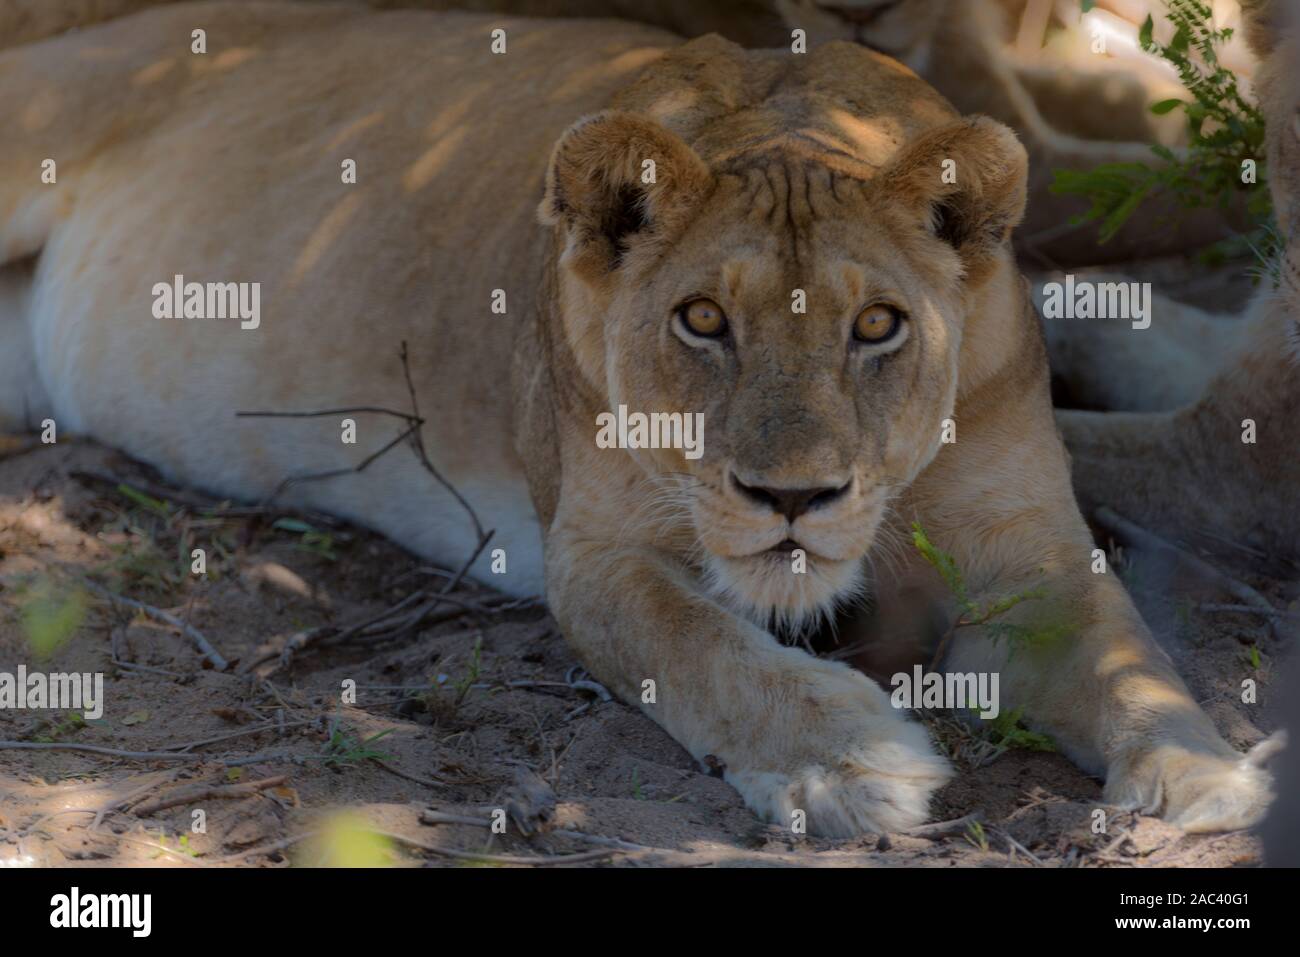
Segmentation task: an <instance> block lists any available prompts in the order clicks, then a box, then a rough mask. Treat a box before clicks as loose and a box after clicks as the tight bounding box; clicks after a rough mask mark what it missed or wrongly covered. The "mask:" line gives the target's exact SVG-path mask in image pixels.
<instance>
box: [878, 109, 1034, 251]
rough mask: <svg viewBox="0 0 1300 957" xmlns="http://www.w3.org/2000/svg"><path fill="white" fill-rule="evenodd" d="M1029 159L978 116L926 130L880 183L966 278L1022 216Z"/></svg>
mask: <svg viewBox="0 0 1300 957" xmlns="http://www.w3.org/2000/svg"><path fill="white" fill-rule="evenodd" d="M1028 173H1029V157H1028V155H1027V154H1026V153H1025V148H1024V146H1022V145H1021V143H1020V140H1019V139H1017V138H1016V134H1015V133H1013V132H1012V131H1011V130H1010V129H1009V128H1007V127H1006V126H1003V125H1002V124H1001V123H998V122H996V121H995V120H991V119H989V118H988V117H984V116H976V117H969V118H966V119H962V120H958V121H956V122H954V123H949V124H947V125H945V126H940V127H938V128H936V129H933V130H929V131H927V132H925V133H923V134H922V135H921V136H919V137H917V139H916V140H915V141H913V142H912V143H910V144H908V145H907V146H906V147H904V149H903V152H902V154H901V155H900V156H899V157H898V158H897V159H896V160H894V162H893V163H892V164H891V165H890V167H889V168H888V169H886V170H884V171H882V172H881V173H880V174H879V177H878V180H879V181H880V182H881V183H882V186H883V188H884V189H886V190H888V191H889V193H890V198H891V200H895V201H897V200H899V199H901V200H902V202H903V205H904V206H905V207H907V206H910V207H911V208H913V209H914V210H915V211H916V212H917V213H918V214H919V215H921V216H924V217H927V218H928V221H929V224H930V228H931V229H932V230H933V232H934V234H935V235H936V236H938V237H939V238H940V239H942V240H943V241H944V242H946V243H949V244H950V245H951V246H952V247H953V248H954V249H956V250H957V253H958V254H959V255H960V256H961V258H962V260H963V262H964V263H965V264H966V266H967V269H968V272H969V271H970V270H971V269H973V268H974V267H976V266H978V265H981V264H983V263H984V262H986V261H987V260H988V259H989V258H990V257H991V256H993V255H994V254H996V253H997V251H998V250H999V249H1001V248H1002V247H1003V245H1004V244H1005V243H1006V241H1007V239H1008V237H1009V236H1010V235H1011V230H1012V229H1013V228H1014V227H1015V226H1016V224H1017V223H1019V222H1020V220H1021V217H1023V216H1024V214H1025V199H1026V180H1027V178H1028Z"/></svg>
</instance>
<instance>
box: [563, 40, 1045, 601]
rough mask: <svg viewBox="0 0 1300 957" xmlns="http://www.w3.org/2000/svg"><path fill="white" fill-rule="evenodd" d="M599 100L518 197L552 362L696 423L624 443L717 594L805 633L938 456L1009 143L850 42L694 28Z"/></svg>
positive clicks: (1016, 210) (1008, 191)
mask: <svg viewBox="0 0 1300 957" xmlns="http://www.w3.org/2000/svg"><path fill="white" fill-rule="evenodd" d="M615 105H616V107H617V108H616V109H612V110H610V111H608V112H604V113H600V114H597V115H595V116H592V117H589V118H587V119H585V120H583V121H581V122H579V123H578V124H577V125H575V126H574V127H573V128H571V129H570V130H569V131H568V132H567V133H566V134H565V135H564V136H563V137H562V139H561V140H560V141H559V143H558V144H557V145H556V147H555V150H554V153H553V157H552V161H551V166H550V171H549V175H548V180H547V189H546V196H545V199H544V200H543V202H542V206H541V215H542V218H543V221H545V222H547V223H550V224H553V225H554V226H555V227H556V230H557V238H558V241H559V244H560V249H561V250H562V252H561V254H560V259H559V287H560V288H559V297H558V299H559V303H558V312H559V316H558V321H557V323H556V325H558V326H560V327H562V338H563V341H564V345H565V347H566V348H567V350H568V352H569V354H570V356H571V358H572V366H573V369H574V374H575V376H576V377H580V378H581V380H582V381H583V382H584V383H585V384H586V388H587V390H588V392H589V394H590V396H591V397H592V402H593V404H594V405H595V406H596V409H597V410H598V411H599V410H613V409H616V408H617V407H618V406H620V405H624V406H626V407H627V408H628V409H630V410H636V411H641V412H644V413H651V412H686V413H692V412H700V413H703V423H704V443H703V455H702V457H699V458H689V457H687V456H686V455H685V454H684V452H683V451H682V450H680V449H636V450H629V451H628V452H626V453H622V454H628V455H631V456H633V457H634V459H635V460H636V462H637V464H638V465H639V466H640V468H641V469H642V470H643V471H644V472H645V473H646V474H647V475H648V476H651V477H653V479H654V480H655V482H656V483H658V484H659V485H660V486H661V488H660V489H659V490H658V494H661V495H664V496H665V500H666V501H669V502H670V504H671V505H673V506H675V507H676V508H677V510H678V518H679V519H680V521H681V522H682V523H683V524H685V525H686V526H687V527H688V531H689V534H688V539H689V541H688V544H689V546H693V548H692V554H691V555H690V560H692V561H695V562H697V563H698V564H699V566H700V567H701V570H702V572H703V575H704V579H705V581H707V582H708V583H709V584H710V585H711V588H712V590H713V592H714V594H715V595H717V596H718V597H720V598H722V599H723V600H725V601H727V602H728V603H729V604H730V605H731V606H732V607H734V608H736V609H737V610H739V611H741V612H743V613H745V614H747V615H748V616H750V617H752V618H753V619H755V620H757V621H760V622H762V623H764V624H773V623H775V624H778V625H786V626H803V625H806V624H810V623H811V622H812V621H813V620H815V619H816V617H817V616H818V614H819V613H821V612H824V611H827V610H829V609H830V608H831V607H833V606H834V604H835V601H836V599H837V598H840V597H845V596H847V595H850V594H852V593H853V592H854V591H855V590H857V589H858V588H859V587H860V584H861V582H862V578H863V574H864V571H863V566H864V556H865V555H866V553H867V551H868V548H869V547H870V546H871V544H872V541H873V538H874V536H875V534H876V531H877V529H878V527H879V525H880V522H881V519H882V517H883V516H884V514H885V512H886V509H887V508H888V505H889V502H890V499H891V497H892V496H893V495H894V494H895V493H896V492H897V491H898V490H899V489H900V488H902V487H904V486H906V485H907V484H908V483H910V482H911V480H912V479H913V478H914V477H915V476H916V475H917V474H918V473H919V472H920V470H921V469H922V468H924V467H925V465H926V464H927V463H928V462H929V461H930V460H931V459H932V458H933V457H934V455H935V454H936V453H937V451H938V449H939V447H940V443H941V434H942V430H943V420H944V419H945V418H946V417H948V416H949V415H951V413H952V410H953V405H954V398H955V394H956V390H957V379H958V353H959V349H960V346H961V341H962V331H963V325H964V321H965V318H966V315H967V312H968V310H969V309H970V308H971V304H972V302H974V301H976V299H977V296H976V292H977V291H978V290H979V289H980V287H981V286H982V285H983V284H984V283H986V282H987V281H988V280H989V278H990V277H991V276H992V275H994V274H995V273H996V272H997V271H998V270H1002V269H1006V268H1011V267H1010V254H1009V251H1008V246H1007V243H1008V239H1009V234H1010V230H1011V228H1012V226H1013V225H1014V224H1015V223H1016V222H1017V220H1018V219H1019V217H1020V215H1021V213H1022V211H1023V207H1024V202H1025V175H1026V159H1025V153H1024V150H1023V149H1022V148H1021V146H1020V144H1019V142H1018V141H1017V140H1016V138H1015V136H1014V134H1012V133H1011V132H1010V131H1009V130H1008V129H1006V128H1005V127H1003V126H1001V125H999V124H997V123H994V122H993V121H991V120H987V119H960V118H958V117H957V116H956V114H955V113H954V112H953V111H952V109H951V107H949V106H948V105H947V103H946V102H945V101H944V100H943V99H942V98H941V97H939V95H938V94H937V93H935V92H934V91H933V90H932V89H931V88H930V87H929V86H927V85H926V84H925V83H924V82H923V81H921V80H919V79H918V78H917V77H916V76H915V75H914V74H912V73H911V72H910V71H908V70H906V69H905V68H904V67H902V66H900V65H899V64H897V63H895V62H894V61H891V60H889V59H887V58H885V57H882V56H880V55H878V54H876V53H873V52H871V51H869V50H865V49H863V48H861V47H859V46H856V45H853V44H848V43H832V44H828V45H826V46H823V47H820V48H818V49H817V50H816V51H815V52H813V53H810V54H808V55H807V56H791V55H783V54H774V53H771V52H745V51H743V50H741V49H740V48H739V47H737V46H735V45H734V44H731V43H728V42H726V41H723V40H720V39H718V38H717V37H705V38H702V39H700V40H696V41H693V42H692V43H689V44H687V45H685V46H684V47H681V48H679V49H678V50H676V51H674V52H672V53H670V54H668V55H667V56H666V57H665V58H664V59H663V60H661V61H659V62H658V63H656V64H655V65H654V66H652V67H651V68H650V69H648V70H647V71H646V73H645V74H643V76H642V78H641V79H640V80H639V81H638V82H637V83H636V84H634V85H633V87H632V88H631V89H630V90H628V91H627V92H625V93H624V94H623V95H622V96H621V97H620V98H619V99H618V100H617V101H616V104H615ZM590 411H591V410H588V412H590ZM591 429H592V434H593V435H594V433H595V425H594V422H593V424H592V426H591ZM611 454H614V453H611ZM652 484H653V483H652ZM663 487H667V491H666V492H665V491H664V488H663ZM645 494H646V496H651V495H653V494H655V492H654V491H646V492H645ZM796 549H798V550H801V552H802V555H800V554H799V553H798V552H796V551H795V550H796ZM803 561H806V571H804V572H803V573H796V571H795V568H796V567H798V565H799V563H801V562H803Z"/></svg>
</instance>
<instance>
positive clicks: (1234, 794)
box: [921, 415, 1271, 831]
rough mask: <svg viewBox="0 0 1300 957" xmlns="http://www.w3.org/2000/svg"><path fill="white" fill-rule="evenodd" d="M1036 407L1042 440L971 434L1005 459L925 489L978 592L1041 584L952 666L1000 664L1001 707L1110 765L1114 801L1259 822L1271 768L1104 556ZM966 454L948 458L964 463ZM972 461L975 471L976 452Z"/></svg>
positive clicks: (1212, 819)
mask: <svg viewBox="0 0 1300 957" xmlns="http://www.w3.org/2000/svg"><path fill="white" fill-rule="evenodd" d="M1041 419H1042V420H1045V419H1046V416H1045V415H1043V416H1042V417H1041ZM1032 421H1033V422H1034V423H1035V424H1034V425H1032V426H1031V428H1030V431H1038V430H1039V429H1042V430H1044V433H1045V434H1043V435H1042V436H1037V437H1035V439H1034V441H1033V442H1029V441H1028V440H1026V441H1024V442H1023V444H1016V445H1002V446H1001V447H999V446H998V443H997V442H996V441H995V439H994V438H993V437H992V436H986V437H984V438H982V439H981V441H978V442H976V441H975V440H974V439H972V440H970V441H969V442H968V444H967V446H966V450H965V453H964V454H965V455H971V454H973V453H974V454H988V452H989V451H990V449H993V448H998V452H997V453H996V454H998V455H999V457H1000V459H1001V461H999V463H998V465H999V468H997V469H989V468H985V469H984V470H983V474H984V475H985V476H987V478H985V479H984V480H983V481H982V482H979V481H971V480H968V481H967V482H966V483H965V485H960V484H957V483H948V484H947V485H944V484H942V483H940V484H936V485H935V486H933V487H931V488H927V492H928V493H929V494H928V495H927V496H925V497H923V498H922V499H921V501H922V502H923V503H924V505H923V508H922V510H921V520H922V522H924V523H925V524H926V527H927V531H928V532H929V534H930V535H931V537H932V538H933V539H934V541H935V543H936V544H937V545H938V546H939V547H940V548H944V549H946V550H948V551H950V552H951V553H952V555H953V557H954V559H955V561H956V564H957V567H958V568H959V569H961V571H962V572H963V574H964V576H965V581H966V583H967V585H968V588H969V594H970V596H971V600H972V601H973V603H974V604H975V605H977V606H980V607H981V608H987V607H989V605H990V604H991V603H993V602H996V601H997V600H999V599H1002V598H1007V597H1009V596H1014V595H1020V596H1033V597H1029V598H1027V599H1026V600H1023V601H1021V602H1020V603H1019V604H1018V605H1016V606H1015V607H1014V608H1011V609H1010V610H1009V611H1007V612H1006V613H1005V614H1001V615H996V616H994V617H993V618H992V619H990V622H989V623H988V624H985V625H983V626H973V627H968V628H960V629H957V631H956V632H955V634H954V636H953V638H952V639H951V642H950V644H949V646H948V651H947V655H946V660H945V661H944V662H943V663H942V664H941V668H942V669H943V670H945V671H953V672H971V671H974V672H981V671H983V672H990V673H992V672H996V673H997V674H998V675H999V688H1000V701H999V706H1000V709H1001V710H1002V711H1003V712H1007V711H1010V710H1019V711H1020V712H1021V714H1022V716H1023V718H1024V720H1026V721H1027V722H1028V723H1029V724H1030V725H1031V726H1033V727H1035V728H1037V729H1039V730H1042V731H1045V732H1047V733H1048V734H1050V735H1051V736H1052V738H1053V739H1054V740H1055V741H1056V743H1057V745H1058V746H1059V747H1060V748H1061V749H1062V750H1063V751H1064V752H1065V753H1066V754H1067V755H1069V756H1070V757H1071V758H1072V759H1073V760H1074V761H1075V762H1076V763H1078V764H1079V765H1080V766H1081V767H1083V768H1085V769H1087V770H1090V771H1093V772H1095V773H1099V774H1104V776H1105V779H1106V789H1105V797H1106V800H1107V801H1108V802H1111V803H1113V804H1117V805H1121V806H1124V807H1128V808H1134V809H1140V810H1142V811H1144V812H1147V813H1158V814H1160V815H1162V816H1163V817H1165V818H1167V819H1168V820H1170V821H1172V822H1174V823H1176V824H1179V825H1181V826H1182V827H1185V828H1187V829H1188V830H1199V831H1208V830H1228V829H1234V828H1240V827H1246V826H1248V825H1250V824H1252V823H1254V822H1255V821H1257V820H1258V819H1259V818H1260V817H1261V816H1262V815H1263V812H1264V810H1265V808H1266V807H1267V803H1268V800H1269V798H1270V796H1271V795H1270V781H1269V777H1268V775H1267V774H1266V773H1265V772H1264V771H1263V770H1261V769H1260V768H1258V767H1256V766H1254V763H1253V761H1252V760H1251V759H1250V758H1247V757H1244V756H1243V755H1241V754H1239V753H1238V752H1237V751H1235V750H1234V749H1233V748H1232V747H1231V746H1230V745H1229V744H1228V743H1227V742H1226V741H1224V740H1223V738H1222V737H1220V735H1219V734H1218V732H1217V731H1216V729H1215V727H1214V725H1213V723H1212V722H1211V721H1210V719H1209V717H1208V716H1207V715H1206V714H1205V712H1204V711H1202V710H1201V708H1200V706H1199V705H1198V704H1197V703H1196V701H1195V700H1194V699H1193V698H1192V696H1191V694H1190V693H1189V692H1188V690H1187V687H1186V686H1185V685H1184V684H1183V682H1182V680H1181V679H1180V678H1179V676H1178V674H1177V672H1176V671H1175V669H1174V666H1173V663H1172V662H1171V661H1170V659H1169V658H1168V656H1167V655H1165V653H1164V652H1163V651H1162V650H1161V649H1160V648H1159V647H1158V646H1157V645H1156V643H1155V641H1154V639H1153V638H1152V636H1151V634H1150V632H1149V631H1148V630H1147V628H1146V626H1145V625H1144V623H1143V622H1142V619H1141V617H1140V616H1139V614H1138V612H1137V610H1136V608H1135V607H1134V606H1133V604H1132V602H1131V601H1130V599H1129V597H1128V595H1127V594H1126V593H1125V591H1124V589H1123V586H1122V585H1121V584H1120V582H1119V581H1118V580H1117V579H1116V577H1115V575H1114V572H1113V571H1112V570H1110V569H1107V568H1105V567H1104V565H1103V564H1102V563H1101V562H1099V561H1098V556H1097V554H1096V553H1095V552H1094V548H1095V546H1094V544H1093V542H1092V540H1091V537H1090V535H1089V533H1088V530H1087V527H1086V526H1085V525H1084V523H1083V521H1082V519H1081V518H1080V516H1079V512H1078V509H1077V507H1076V506H1075V505H1074V503H1073V500H1072V498H1071V496H1070V485H1069V474H1068V471H1067V468H1068V466H1067V462H1066V458H1065V456H1064V454H1062V452H1061V450H1060V443H1059V440H1058V439H1057V438H1056V437H1055V435H1050V436H1049V435H1048V434H1046V432H1048V431H1050V426H1049V425H1048V424H1047V423H1046V421H1041V420H1040V417H1037V416H1035V417H1032ZM1029 448H1037V449H1039V450H1040V451H1039V452H1038V453H1032V452H1028V451H1025V450H1026V449H1029ZM1044 448H1046V449H1050V454H1044V453H1043V451H1042V450H1043V449H1044ZM954 451H955V450H954ZM961 457H962V454H961V453H959V454H957V455H954V456H953V457H952V458H951V459H950V460H949V461H950V462H951V463H953V464H955V465H957V467H958V468H963V466H962V464H961V463H960V461H959V460H960V459H961ZM963 474H966V475H967V476H973V475H974V474H976V473H975V470H974V469H972V468H971V467H970V466H969V464H967V465H966V466H965V467H964V468H963ZM943 489H947V490H951V491H950V492H949V493H948V496H947V497H945V496H944V495H942V494H940V490H943ZM975 617H978V616H975ZM1008 626H1011V627H1008Z"/></svg>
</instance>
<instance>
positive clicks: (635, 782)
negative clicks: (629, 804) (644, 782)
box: [632, 768, 645, 801]
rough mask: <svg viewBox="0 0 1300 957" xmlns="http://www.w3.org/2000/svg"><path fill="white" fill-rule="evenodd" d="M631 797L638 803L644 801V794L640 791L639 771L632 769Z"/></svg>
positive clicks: (638, 769)
mask: <svg viewBox="0 0 1300 957" xmlns="http://www.w3.org/2000/svg"><path fill="white" fill-rule="evenodd" d="M632 797H634V798H636V800H638V801H644V800H645V792H644V791H642V790H641V769H640V768H633V769H632Z"/></svg>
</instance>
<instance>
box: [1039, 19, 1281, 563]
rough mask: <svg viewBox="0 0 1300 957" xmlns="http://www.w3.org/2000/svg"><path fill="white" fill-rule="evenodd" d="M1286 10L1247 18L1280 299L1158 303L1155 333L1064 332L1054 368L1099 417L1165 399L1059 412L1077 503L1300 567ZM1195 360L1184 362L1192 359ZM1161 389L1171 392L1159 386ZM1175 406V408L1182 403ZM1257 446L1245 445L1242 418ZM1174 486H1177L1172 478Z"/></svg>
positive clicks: (1081, 327)
mask: <svg viewBox="0 0 1300 957" xmlns="http://www.w3.org/2000/svg"><path fill="white" fill-rule="evenodd" d="M1284 10H1285V5H1284V4H1281V3H1276V4H1272V5H1270V4H1269V3H1264V2H1260V3H1257V4H1255V5H1253V6H1251V7H1249V8H1248V9H1247V13H1248V19H1247V24H1248V27H1249V36H1250V37H1251V39H1252V42H1253V44H1254V46H1255V48H1256V50H1257V51H1258V52H1259V53H1260V55H1261V56H1263V57H1265V58H1266V59H1265V62H1264V63H1263V66H1262V70H1261V73H1260V76H1259V81H1258V90H1259V95H1260V101H1261V105H1262V108H1263V110H1264V113H1265V116H1266V119H1267V122H1268V159H1269V163H1268V173H1269V182H1270V186H1271V188H1272V192H1273V202H1274V208H1275V210H1276V212H1277V219H1278V228H1279V231H1280V233H1281V234H1282V236H1283V237H1285V238H1286V239H1287V240H1288V241H1287V245H1286V248H1285V250H1284V252H1283V253H1282V254H1281V256H1280V262H1279V267H1278V276H1279V281H1278V285H1277V287H1276V288H1274V287H1273V286H1272V283H1271V282H1269V281H1268V280H1265V282H1266V288H1265V289H1264V290H1263V291H1262V292H1261V293H1260V294H1259V295H1258V296H1257V297H1256V299H1255V301H1254V302H1253V303H1251V304H1250V306H1249V308H1248V310H1247V313H1246V315H1245V316H1244V317H1243V318H1241V319H1238V320H1235V321H1234V320H1231V319H1227V318H1218V319H1214V318H1211V317H1207V316H1205V315H1204V314H1202V313H1199V312H1197V311H1195V310H1189V309H1186V308H1180V307H1178V306H1176V305H1175V304H1171V303H1166V304H1165V307H1164V308H1163V309H1160V310H1159V311H1157V312H1156V314H1155V316H1154V317H1153V319H1152V325H1151V328H1149V329H1146V330H1131V329H1129V327H1128V326H1127V325H1119V326H1113V327H1112V328H1110V329H1097V328H1090V325H1092V326H1095V325H1096V324H1095V323H1094V324H1089V323H1087V322H1079V321H1077V320H1070V321H1060V322H1058V323H1056V324H1055V325H1056V327H1057V328H1056V330H1055V333H1054V335H1053V336H1052V338H1053V340H1054V343H1055V348H1054V353H1053V360H1054V366H1055V367H1056V368H1057V369H1059V371H1060V372H1061V374H1062V375H1063V376H1065V377H1066V378H1067V379H1068V380H1070V381H1071V382H1072V383H1073V384H1074V385H1075V387H1076V389H1077V391H1078V394H1079V397H1081V398H1083V399H1084V400H1086V401H1088V402H1089V403H1090V404H1092V405H1095V406H1101V407H1104V408H1111V409H1120V410H1138V409H1149V408H1151V406H1150V405H1149V404H1143V405H1139V404H1138V403H1137V401H1136V400H1137V398H1138V396H1137V395H1134V394H1133V393H1134V392H1135V391H1136V392H1139V393H1142V394H1143V395H1144V397H1146V398H1148V399H1150V398H1151V396H1152V395H1155V396H1159V397H1167V398H1168V399H1169V400H1170V401H1168V402H1167V403H1166V404H1164V405H1163V411H1152V412H1139V411H1133V412H1104V413H1100V412H1092V413H1087V412H1063V413H1062V414H1061V416H1060V420H1061V427H1062V429H1063V431H1064V434H1065V439H1066V443H1067V445H1068V446H1069V448H1070V451H1071V455H1072V456H1073V461H1074V481H1075V487H1076V489H1077V490H1078V492H1079V495H1080V498H1081V500H1082V501H1083V502H1084V503H1085V505H1093V504H1105V505H1109V506H1110V507H1111V508H1113V509H1115V510H1117V511H1119V512H1121V513H1122V514H1125V515H1127V516H1129V517H1130V518H1133V519H1135V520H1139V521H1141V522H1142V523H1143V524H1148V525H1151V526H1152V527H1154V528H1157V529H1159V530H1161V531H1163V532H1166V533H1170V534H1174V535H1177V536H1179V537H1184V538H1188V539H1192V540H1202V541H1212V540H1218V541H1219V542H1222V541H1223V540H1228V541H1237V542H1243V543H1247V544H1250V545H1252V546H1254V547H1256V548H1257V549H1260V550H1262V551H1263V552H1265V553H1267V554H1268V555H1270V556H1277V557H1295V556H1300V453H1297V449H1300V417H1297V414H1296V410H1297V408H1300V325H1298V324H1297V323H1298V322H1300V242H1298V241H1296V238H1295V231H1296V228H1297V224H1298V223H1300V216H1297V213H1296V209H1297V203H1300V124H1298V123H1297V119H1296V117H1297V111H1298V110H1300V30H1297V28H1296V26H1289V27H1286V28H1285V29H1283V28H1281V27H1280V26H1279V24H1281V23H1282V13H1283V11H1284ZM1189 360H1190V361H1189ZM1166 382H1167V383H1168V385H1167V386H1165V385H1162V384H1163V383H1166ZM1179 400H1181V401H1179ZM1247 419H1249V420H1253V422H1254V423H1255V433H1256V441H1255V443H1254V444H1248V443H1245V442H1243V441H1242V437H1243V433H1244V432H1245V428H1246V426H1245V424H1244V423H1245V420H1247ZM1171 476H1177V480H1176V481H1174V480H1172V479H1171Z"/></svg>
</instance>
